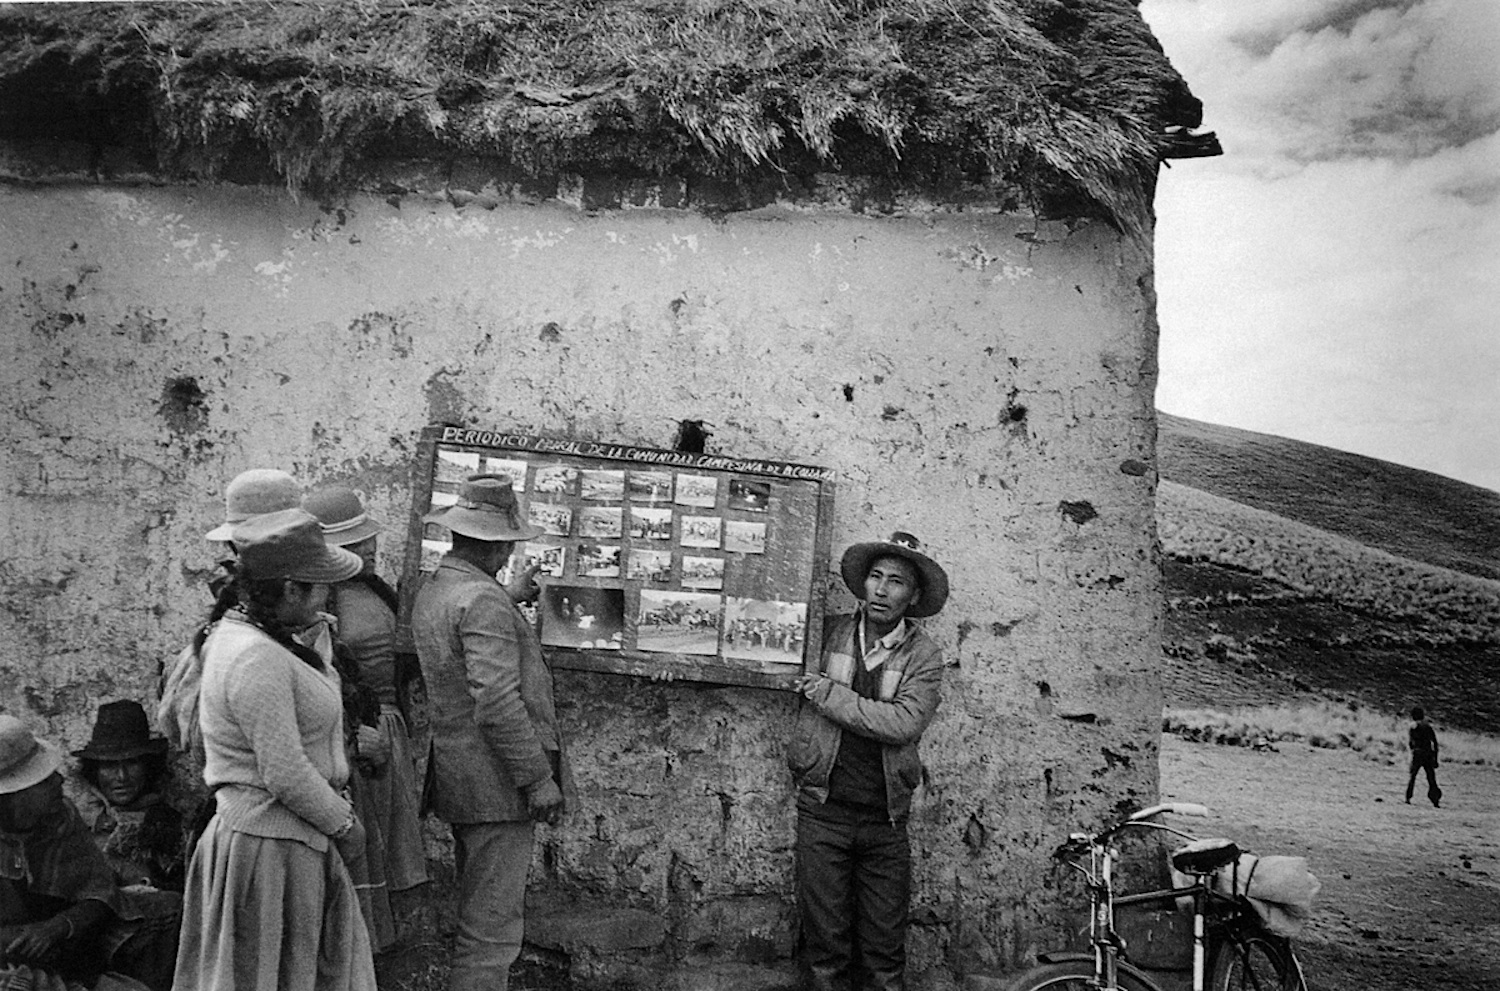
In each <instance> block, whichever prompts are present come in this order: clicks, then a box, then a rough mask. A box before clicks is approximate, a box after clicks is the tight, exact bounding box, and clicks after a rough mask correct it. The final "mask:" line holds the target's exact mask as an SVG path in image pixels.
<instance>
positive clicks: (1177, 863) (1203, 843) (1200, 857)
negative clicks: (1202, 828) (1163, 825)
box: [1172, 838, 1240, 875]
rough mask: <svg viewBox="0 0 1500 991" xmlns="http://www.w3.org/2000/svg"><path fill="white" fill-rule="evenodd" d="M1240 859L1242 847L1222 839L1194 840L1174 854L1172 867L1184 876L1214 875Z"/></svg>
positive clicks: (1232, 841)
mask: <svg viewBox="0 0 1500 991" xmlns="http://www.w3.org/2000/svg"><path fill="white" fill-rule="evenodd" d="M1239 859H1240V845H1239V844H1238V843H1236V842H1235V841H1234V840H1226V839H1220V838H1215V839H1207V840H1194V841H1193V842H1191V843H1189V844H1188V845H1187V846H1184V847H1179V848H1178V849H1176V850H1174V851H1173V852H1172V866H1173V867H1175V868H1177V869H1178V870H1179V871H1181V872H1182V873H1184V874H1197V875H1202V874H1212V873H1213V872H1214V871H1216V870H1218V869H1219V868H1220V867H1223V866H1225V865H1226V864H1232V863H1234V862H1235V861H1236V860H1239Z"/></svg>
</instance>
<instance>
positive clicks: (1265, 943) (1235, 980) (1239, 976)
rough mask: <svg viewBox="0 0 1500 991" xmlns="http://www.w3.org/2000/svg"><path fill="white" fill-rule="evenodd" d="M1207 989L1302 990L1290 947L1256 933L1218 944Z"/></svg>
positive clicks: (1245, 990)
mask: <svg viewBox="0 0 1500 991" xmlns="http://www.w3.org/2000/svg"><path fill="white" fill-rule="evenodd" d="M1208 986H1209V989H1210V991H1306V985H1305V984H1304V983H1303V980H1302V967H1301V965H1300V964H1298V963H1297V957H1296V955H1295V954H1293V953H1292V944H1291V943H1290V942H1289V941H1287V940H1286V939H1284V938H1282V937H1280V936H1271V935H1264V934H1259V933H1257V934H1255V935H1251V936H1241V937H1237V938H1235V939H1230V940H1226V941H1225V942H1223V943H1221V944H1220V945H1219V948H1218V950H1217V952H1216V953H1215V954H1214V970H1213V977H1212V979H1211V980H1210V981H1209V982H1208Z"/></svg>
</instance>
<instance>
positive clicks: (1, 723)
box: [0, 713, 63, 795]
mask: <svg viewBox="0 0 1500 991" xmlns="http://www.w3.org/2000/svg"><path fill="white" fill-rule="evenodd" d="M62 762H63V752H62V749H61V748H60V747H56V746H53V745H52V744H50V743H47V742H46V741H44V740H38V739H37V738H36V737H35V736H33V735H32V732H31V729H30V728H29V727H28V726H27V725H26V724H25V723H23V722H21V720H19V719H17V718H16V717H15V716H12V715H11V714H10V713H0V795H13V794H15V793H16V792H18V791H25V790H26V789H27V788H30V787H31V786H32V785H34V784H36V783H37V782H39V781H44V780H46V778H47V775H49V774H51V773H52V772H53V771H56V770H57V769H58V768H59V767H62Z"/></svg>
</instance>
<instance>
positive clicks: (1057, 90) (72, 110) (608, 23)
mask: <svg viewBox="0 0 1500 991" xmlns="http://www.w3.org/2000/svg"><path fill="white" fill-rule="evenodd" d="M1200 116H1201V108H1200V105H1199V103H1198V101H1197V100H1196V99H1195V98H1194V97H1193V96H1192V95H1191V93H1189V92H1188V89H1187V86H1186V84H1185V83H1184V82H1183V80H1182V79H1181V77H1180V76H1178V74H1177V73H1176V72H1175V71H1174V70H1173V69H1172V67H1171V65H1170V63H1169V62H1168V61H1167V59H1166V57H1165V55H1164V54H1163V53H1162V51H1161V48H1160V46H1159V45H1158V44H1157V42H1156V40H1155V38H1154V37H1153V36H1152V34H1151V32H1150V30H1149V29H1148V28H1147V26H1146V25H1145V23H1144V22H1143V20H1142V19H1141V17H1140V14H1139V12H1138V11H1137V10H1136V4H1135V0H489V2H482V0H345V2H342V3H327V2H323V3H305V2H293V0H271V2H255V3H247V2H196V3H187V2H180V0H176V2H171V3H143V4H43V5H16V6H9V7H5V8H3V9H0V137H11V138H17V137H20V138H28V137H49V138H62V139H72V140H82V141H86V142H90V143H93V144H95V145H96V146H100V147H104V146H121V145H123V146H126V147H134V148H136V149H139V150H144V151H146V152H148V153H149V154H150V156H152V158H153V160H154V162H155V164H156V166H157V167H158V168H161V169H164V170H167V171H168V172H170V173H174V174H179V175H186V176H192V177H199V178H215V177H222V176H225V175H227V174H230V173H231V172H232V171H233V170H234V169H235V168H236V167H237V166H238V165H239V164H242V163H244V162H245V161H247V160H254V161H261V162H269V163H270V164H271V165H272V166H273V167H274V169H275V171H276V172H277V173H278V174H279V175H280V176H281V178H282V179H283V180H284V181H285V182H286V183H287V184H288V186H290V187H291V188H292V189H294V190H300V189H308V190H310V191H313V192H320V193H321V192H327V191H330V190H335V191H336V190H339V189H344V188H351V187H357V186H359V185H360V184H361V180H362V177H363V178H368V175H369V172H368V169H369V167H370V165H371V163H372V162H374V161H376V160H380V159H390V158H437V159H442V158H444V157H448V158H452V157H454V156H481V157H484V158H486V159H488V160H492V161H496V162H499V163H503V165H504V166H505V167H506V168H508V169H511V170H514V171H515V173H516V174H524V175H531V176H547V175H556V174H559V173H572V172H578V173H589V172H594V173H597V172H601V171H605V172H612V173H616V174H624V175H626V176H637V177H651V176H669V175H678V176H681V175H689V176H712V177H715V178H717V179H728V180H730V181H736V182H746V181H760V182H764V181H766V180H767V179H771V180H776V181H781V182H783V183H786V182H792V181H793V180H794V179H795V178H796V177H799V176H804V177H805V176H808V175H811V174H813V173H820V172H821V173H826V172H842V173H845V174H848V175H853V176H864V177H873V178H875V179H879V180H882V181H885V182H888V183H889V184H891V186H893V187H894V188H900V189H916V190H941V189H943V188H944V187H945V186H956V185H964V184H969V185H972V184H975V183H978V184H982V185H987V186H990V187H993V188H1013V189H1021V190H1024V191H1025V193H1026V194H1027V196H1028V197H1029V199H1030V201H1031V202H1030V205H1031V206H1032V207H1033V208H1036V209H1040V210H1043V211H1044V212H1051V213H1063V214H1071V215H1082V214H1089V213H1093V214H1101V215H1104V216H1107V217H1110V218H1111V219H1113V220H1115V221H1116V222H1119V223H1122V224H1123V225H1125V226H1127V227H1131V228H1134V229H1137V230H1139V229H1141V226H1142V222H1143V221H1144V219H1145V218H1146V217H1148V216H1149V211H1150V196H1151V189H1152V186H1153V183H1154V178H1155V173H1156V168H1157V166H1158V163H1159V160H1160V158H1161V157H1166V156H1167V155H1169V154H1170V152H1167V151H1165V150H1164V149H1167V148H1168V147H1169V144H1168V139H1167V137H1166V132H1167V131H1168V129H1170V128H1172V127H1174V126H1175V127H1178V128H1182V127H1186V128H1193V127H1196V126H1198V124H1199V123H1200Z"/></svg>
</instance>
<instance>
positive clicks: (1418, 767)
mask: <svg viewBox="0 0 1500 991" xmlns="http://www.w3.org/2000/svg"><path fill="white" fill-rule="evenodd" d="M1411 719H1412V726H1411V729H1409V730H1407V731H1406V741H1407V744H1408V746H1410V747H1411V772H1410V773H1409V774H1408V775H1407V778H1406V804H1408V805H1410V804H1411V793H1412V791H1413V789H1415V788H1416V785H1417V772H1418V771H1426V772H1427V798H1428V801H1430V802H1432V807H1433V808H1435V809H1436V808H1440V807H1441V806H1439V805H1438V802H1439V801H1441V800H1442V797H1443V789H1441V788H1439V787H1438V783H1437V760H1438V742H1437V734H1436V733H1434V732H1433V730H1432V724H1431V723H1429V722H1428V721H1427V714H1426V713H1425V712H1423V711H1422V707H1421V706H1420V705H1419V706H1416V707H1414V708H1413V709H1412V710H1411Z"/></svg>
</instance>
